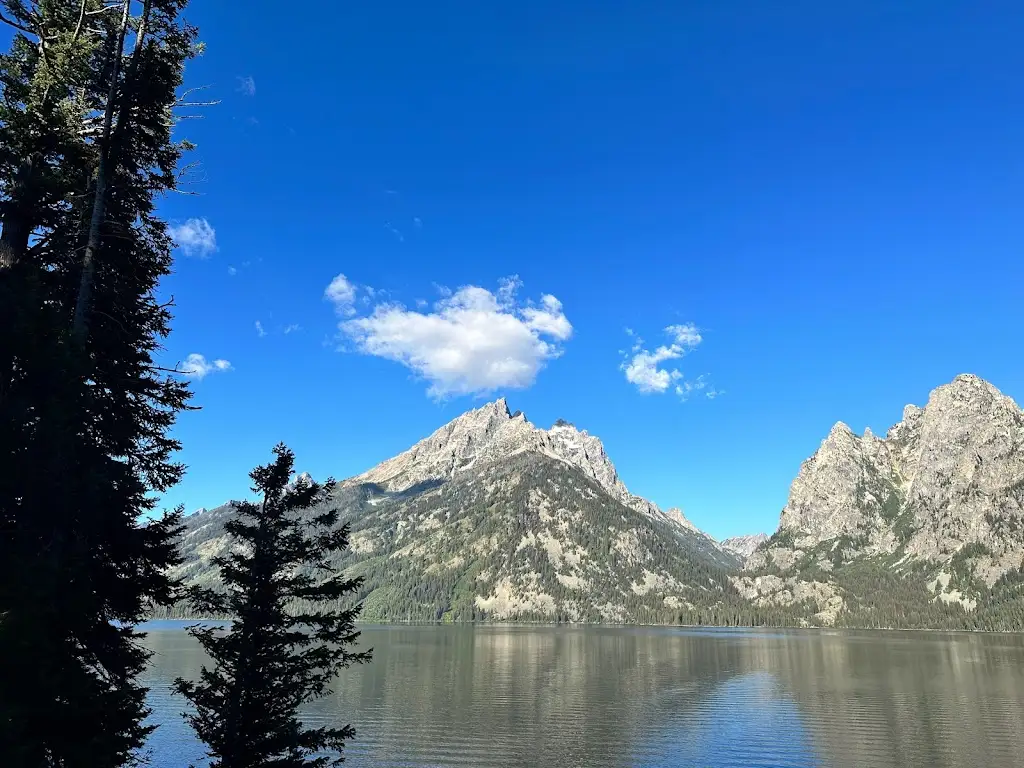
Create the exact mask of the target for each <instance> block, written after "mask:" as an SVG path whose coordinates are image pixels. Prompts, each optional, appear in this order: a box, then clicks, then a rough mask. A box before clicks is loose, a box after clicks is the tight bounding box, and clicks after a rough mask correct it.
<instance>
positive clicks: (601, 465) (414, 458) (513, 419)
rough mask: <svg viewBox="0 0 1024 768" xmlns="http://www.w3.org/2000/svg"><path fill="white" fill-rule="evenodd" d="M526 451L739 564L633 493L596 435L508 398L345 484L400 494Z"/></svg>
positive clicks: (678, 516)
mask: <svg viewBox="0 0 1024 768" xmlns="http://www.w3.org/2000/svg"><path fill="white" fill-rule="evenodd" d="M528 452H529V453H537V454H540V455H542V456H547V457H550V458H552V459H555V460H557V461H560V462H564V463H565V464H567V465H569V466H571V467H573V468H575V469H577V470H579V471H580V472H582V473H583V475H585V476H586V477H589V478H591V479H593V480H595V481H596V482H597V483H598V484H599V485H600V486H601V487H602V488H603V489H604V490H605V491H606V492H607V493H608V494H609V495H610V496H611V497H612V498H614V499H615V500H616V501H619V502H620V503H622V504H624V505H625V506H627V507H630V508H631V509H635V510H636V511H638V512H640V513H642V514H644V515H647V516H648V517H651V518H652V519H655V520H657V521H659V522H664V523H668V524H669V525H670V526H672V527H673V528H676V529H678V530H679V531H680V532H685V534H686V536H687V538H688V539H692V540H693V542H694V544H695V546H697V547H699V548H700V549H702V550H705V551H706V552H707V553H708V554H709V555H710V556H711V557H712V558H714V559H717V560H719V561H720V562H721V564H723V565H727V566H735V565H736V564H737V563H738V560H737V559H736V557H735V555H734V554H733V553H732V552H731V551H728V550H724V549H723V548H722V547H721V546H720V545H719V544H718V543H717V542H716V541H715V540H714V539H712V538H711V537H710V536H707V535H706V534H704V533H703V532H702V531H700V530H699V529H698V528H697V527H696V526H695V525H694V524H693V523H691V522H690V521H689V520H688V519H687V518H686V516H685V515H684V514H683V513H682V511H681V510H679V509H677V508H672V509H668V510H662V509H660V508H659V507H658V506H657V505H656V504H654V503H653V502H651V501H648V500H647V499H644V498H641V497H640V496H636V495H634V494H632V493H630V491H629V490H628V489H627V488H626V486H625V484H624V483H623V482H622V480H621V479H620V478H619V475H618V473H617V472H616V471H615V465H614V464H612V462H611V459H609V458H608V454H607V452H606V451H605V448H604V445H603V444H602V443H601V440H600V439H599V438H598V437H596V436H594V435H591V434H589V433H588V432H587V431H586V430H578V429H576V427H574V426H573V425H572V424H570V423H568V422H566V421H564V420H562V419H559V420H558V421H557V422H556V423H555V425H554V426H552V427H551V428H550V429H542V428H539V427H536V426H534V425H533V424H531V423H530V422H529V421H528V420H527V418H526V416H525V414H523V413H522V412H521V411H516V413H515V414H512V413H511V412H510V411H509V407H508V404H507V403H506V402H505V399H504V398H500V399H498V400H495V401H494V402H492V403H487V404H486V405H484V406H482V407H480V408H476V409H474V410H471V411H467V412H466V413H464V414H462V415H461V416H459V417H458V418H456V419H454V420H452V421H450V422H448V423H447V424H445V425H444V426H443V427H441V428H440V429H438V430H436V431H435V432H434V433H433V434H431V435H430V436H429V437H426V438H424V439H423V440H420V441H419V442H418V443H416V445H414V446H413V447H412V448H410V449H409V450H407V451H404V452H403V453H400V454H399V455H398V456H395V457H394V458H392V459H388V460H387V461H385V462H382V463H381V464H378V465H377V466H376V467H374V468H373V469H370V470H368V471H367V472H364V473H363V474H361V475H358V476H356V477H354V478H352V479H351V480H348V481H346V484H349V485H352V484H363V483H373V484H375V485H378V486H380V487H381V488H383V489H385V490H387V491H390V492H400V491H405V490H406V489H408V488H411V487H414V486H417V485H419V484H422V483H430V482H441V481H447V480H450V479H451V478H453V477H456V476H457V475H459V474H460V473H466V472H474V471H476V470H478V469H479V467H481V466H484V465H487V464H491V463H493V462H496V461H502V460H507V459H509V458H511V457H513V456H518V455H520V454H522V453H528Z"/></svg>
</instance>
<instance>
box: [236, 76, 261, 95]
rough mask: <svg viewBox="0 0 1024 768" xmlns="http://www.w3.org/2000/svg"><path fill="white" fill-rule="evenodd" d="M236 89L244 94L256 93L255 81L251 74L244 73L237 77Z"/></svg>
mask: <svg viewBox="0 0 1024 768" xmlns="http://www.w3.org/2000/svg"><path fill="white" fill-rule="evenodd" d="M237 90H238V91H239V93H242V94H244V95H246V96H255V95H256V81H255V80H254V79H253V78H252V76H251V75H246V76H245V77H239V78H238V89H237Z"/></svg>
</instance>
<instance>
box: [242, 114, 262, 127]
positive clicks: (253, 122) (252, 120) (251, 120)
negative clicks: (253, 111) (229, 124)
mask: <svg viewBox="0 0 1024 768" xmlns="http://www.w3.org/2000/svg"><path fill="white" fill-rule="evenodd" d="M245 122H246V123H248V124H249V125H259V124H260V121H259V118H257V117H253V116H252V115H249V116H248V117H247V118H245Z"/></svg>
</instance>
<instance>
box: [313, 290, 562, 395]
mask: <svg viewBox="0 0 1024 768" xmlns="http://www.w3.org/2000/svg"><path fill="white" fill-rule="evenodd" d="M335 280H337V278H335ZM345 284H346V285H351V284H350V283H348V281H347V280H345ZM333 285H334V282H332V286H333ZM521 285H522V284H521V283H520V281H519V279H518V278H517V277H511V278H506V279H504V280H502V281H501V282H500V283H499V285H498V289H497V290H496V291H494V292H492V291H489V290H487V289H485V288H480V287H478V286H474V285H468V286H464V287H461V288H459V289H458V290H456V291H451V290H448V289H443V290H442V297H443V298H442V299H441V300H440V301H438V302H437V303H436V304H434V306H433V308H432V311H426V310H425V308H423V307H421V308H420V309H421V310H424V311H417V310H411V309H407V308H406V307H404V306H402V305H401V304H397V303H380V304H377V305H376V306H375V307H374V308H373V311H372V313H371V314H369V315H368V316H365V317H351V318H350V319H346V320H342V321H341V323H340V324H339V329H340V330H341V333H342V336H343V337H345V338H348V339H350V340H351V341H353V342H354V343H355V345H356V347H357V349H358V350H359V351H360V352H363V353H364V354H368V355H374V356H376V357H381V358H384V359H387V360H393V361H395V362H397V363H400V364H402V365H404V366H405V367H406V368H408V369H410V370H411V371H413V372H414V373H415V374H416V375H418V376H419V377H421V378H422V379H424V380H425V381H426V382H427V383H428V385H429V387H428V390H427V392H428V394H429V395H431V396H432V397H435V398H443V397H447V396H451V395H464V394H484V393H488V392H492V391H494V390H496V389H499V388H522V387H528V386H530V385H531V384H533V382H534V381H535V380H536V378H537V374H538V373H539V372H540V370H541V369H542V368H543V367H544V365H545V364H546V363H547V362H548V361H549V360H552V359H554V358H556V357H558V356H559V355H561V353H562V343H564V342H565V341H567V340H568V339H569V338H570V337H571V336H572V333H573V328H572V325H571V324H570V322H569V320H568V318H567V317H566V316H565V313H564V312H563V310H562V304H561V302H560V301H559V300H558V299H557V298H555V297H554V296H552V295H550V294H544V295H542V296H541V297H540V299H539V300H538V301H521V300H519V298H518V291H519V289H520V287H521ZM330 293H331V287H330V286H329V287H328V294H330ZM341 293H342V295H343V297H344V298H345V301H344V302H343V303H342V305H341V306H342V307H344V308H349V307H351V306H352V297H349V296H348V294H347V293H346V292H345V291H342V292H341Z"/></svg>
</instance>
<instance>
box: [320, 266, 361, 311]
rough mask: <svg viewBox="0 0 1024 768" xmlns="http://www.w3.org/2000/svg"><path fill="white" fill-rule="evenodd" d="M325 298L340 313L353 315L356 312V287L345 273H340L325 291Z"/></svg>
mask: <svg viewBox="0 0 1024 768" xmlns="http://www.w3.org/2000/svg"><path fill="white" fill-rule="evenodd" d="M324 298H325V299H327V300H328V301H329V302H331V303H332V304H333V305H334V311H335V312H337V313H338V314H339V315H345V316H349V317H351V316H352V315H354V314H355V313H356V308H355V306H353V305H354V304H355V303H356V287H355V286H354V285H353V284H352V283H351V282H350V281H349V279H348V278H347V277H345V275H344V274H338V275H337V276H336V277H335V278H334V279H333V280H331V284H330V285H328V286H327V288H326V290H325V291H324Z"/></svg>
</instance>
